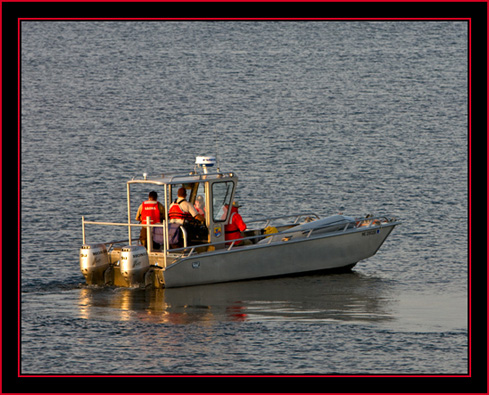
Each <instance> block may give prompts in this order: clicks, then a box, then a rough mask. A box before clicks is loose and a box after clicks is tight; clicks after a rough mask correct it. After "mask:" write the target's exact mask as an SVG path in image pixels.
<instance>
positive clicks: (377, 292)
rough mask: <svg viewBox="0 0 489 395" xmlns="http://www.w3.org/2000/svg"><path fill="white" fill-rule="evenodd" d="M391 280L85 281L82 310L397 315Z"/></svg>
mask: <svg viewBox="0 0 489 395" xmlns="http://www.w3.org/2000/svg"><path fill="white" fill-rule="evenodd" d="M394 302H395V297H394V296H393V293H392V292H391V290H390V285H389V283H388V282H387V281H385V280H383V279H380V278H375V277H369V276H365V275H363V274H359V273H356V272H352V273H347V274H341V275H337V274H331V275H313V276H302V277H294V278H277V279H273V280H254V281H242V282H233V283H222V284H213V285H202V286H194V287H185V288H169V289H153V288H151V289H138V288H116V287H90V286H89V287H84V288H82V289H81V290H80V304H79V306H80V315H81V317H82V318H87V319H88V318H91V319H93V318H96V319H104V320H114V321H134V320H138V321H145V322H154V323H169V324H188V323H194V322H200V323H206V322H208V323H212V322H222V321H310V322H314V321H317V322H328V321H329V322H378V321H388V320H392V319H394V313H393V310H392V309H393V303H394Z"/></svg>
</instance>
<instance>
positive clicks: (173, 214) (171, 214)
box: [168, 200, 193, 221]
mask: <svg viewBox="0 0 489 395" xmlns="http://www.w3.org/2000/svg"><path fill="white" fill-rule="evenodd" d="M181 202H183V200H182V201H180V202H179V203H181ZM179 203H177V200H175V201H174V202H173V203H172V204H171V206H170V210H168V218H169V219H180V220H183V221H185V220H187V221H189V220H191V219H192V218H193V217H192V214H190V213H186V212H184V211H183V210H182V209H181V208H180V204H179Z"/></svg>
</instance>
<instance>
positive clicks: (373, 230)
mask: <svg viewBox="0 0 489 395" xmlns="http://www.w3.org/2000/svg"><path fill="white" fill-rule="evenodd" d="M379 233H380V229H372V230H367V231H365V232H362V236H373V235H378V234H379Z"/></svg>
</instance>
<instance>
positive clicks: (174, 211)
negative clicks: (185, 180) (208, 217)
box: [168, 188, 205, 225]
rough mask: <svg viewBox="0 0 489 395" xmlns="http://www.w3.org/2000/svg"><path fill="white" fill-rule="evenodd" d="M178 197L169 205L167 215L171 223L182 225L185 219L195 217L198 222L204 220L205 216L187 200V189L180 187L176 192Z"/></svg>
mask: <svg viewBox="0 0 489 395" xmlns="http://www.w3.org/2000/svg"><path fill="white" fill-rule="evenodd" d="M177 195H178V197H177V198H176V199H175V201H174V202H173V203H172V204H171V205H170V210H169V211H168V217H169V218H170V223H171V224H180V225H183V224H184V223H185V221H186V220H187V221H188V220H191V219H192V218H195V219H196V220H198V221H200V222H204V221H205V218H204V216H203V215H202V214H199V212H198V211H197V210H196V208H195V207H194V206H192V204H190V203H189V202H187V200H186V197H187V191H186V190H185V188H180V189H179V190H178V192H177Z"/></svg>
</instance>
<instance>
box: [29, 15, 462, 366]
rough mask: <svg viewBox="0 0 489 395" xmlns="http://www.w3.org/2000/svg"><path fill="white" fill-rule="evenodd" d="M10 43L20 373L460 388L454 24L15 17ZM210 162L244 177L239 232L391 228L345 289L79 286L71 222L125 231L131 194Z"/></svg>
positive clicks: (458, 40)
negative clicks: (377, 378)
mask: <svg viewBox="0 0 489 395" xmlns="http://www.w3.org/2000/svg"><path fill="white" fill-rule="evenodd" d="M21 37H22V42H21V44H22V46H21V50H22V52H21V56H22V58H21V60H22V103H21V104H22V114H21V115H22V128H21V133H22V135H21V143H22V159H21V165H22V185H21V188H22V189H21V192H22V200H21V203H22V212H21V215H22V218H21V221H22V222H21V225H22V229H21V236H22V245H21V254H22V256H21V273H22V278H21V285H22V290H21V291H22V293H21V297H22V311H21V313H22V315H21V326H22V328H21V329H22V337H21V357H22V360H21V373H23V374H94V373H97V374H104V373H109V374H131V373H136V374H143V373H144V374H216V373H219V374H268V373H271V374H365V373H367V374H467V371H468V323H467V321H468V316H467V287H468V259H467V247H468V246H467V243H468V242H467V225H468V224H467V215H468V212H467V207H468V206H467V199H468V191H467V182H468V179H467V171H468V168H467V143H468V132H467V122H468V119H467V104H468V101H467V57H468V51H467V39H468V33H467V23H465V22H442V21H440V22H307V23H305V22H115V21H114V22H34V21H23V22H22V23H21ZM201 154H217V155H218V157H219V159H220V162H221V168H223V169H224V170H229V171H234V172H236V173H237V174H238V176H239V177H240V184H239V190H238V196H237V199H238V200H239V201H240V203H241V204H243V207H242V208H241V210H240V211H241V213H242V215H243V217H244V219H245V220H250V219H252V218H254V217H262V216H263V215H264V214H265V215H283V214H288V213H295V212H303V211H313V212H316V213H317V214H319V215H331V214H336V213H338V212H343V213H345V214H348V215H353V216H360V215H362V214H365V213H370V212H371V213H375V214H379V215H382V214H389V215H393V216H395V217H398V218H400V219H401V220H402V221H403V224H402V225H401V226H399V227H397V228H396V229H395V230H394V232H393V233H392V234H391V236H390V237H389V239H388V240H387V241H386V243H385V244H384V245H383V247H382V248H381V250H380V251H379V252H378V253H377V254H376V255H375V256H374V257H372V258H370V259H368V260H366V261H362V262H360V263H359V264H358V265H357V266H356V267H355V269H354V271H353V272H352V273H349V274H343V275H338V274H335V275H322V276H305V277H297V278H286V279H274V280H260V281H249V282H239V283H233V284H219V285H210V286H203V287H191V288H183V289H169V290H139V289H117V288H110V287H109V288H97V287H87V286H85V285H84V281H83V276H82V275H81V273H80V271H79V262H78V249H79V247H80V245H81V244H82V234H81V216H82V215H85V217H86V219H87V220H94V221H114V222H124V221H126V220H127V214H126V201H125V199H126V194H125V193H126V191H125V182H126V181H127V180H128V179H130V178H132V177H133V176H134V175H141V174H142V173H143V172H148V173H150V174H151V173H155V174H159V173H162V172H165V171H168V170H190V169H193V163H194V160H195V156H197V155H201ZM146 194H147V191H143V190H142V191H140V195H137V196H134V199H135V201H136V200H138V201H139V200H142V199H143V198H144V197H145V196H146ZM116 233H117V232H115V233H114V232H108V231H107V230H106V229H104V228H97V227H95V228H93V229H92V228H88V229H87V240H88V241H94V242H97V241H99V242H101V241H108V240H112V239H114V238H117V236H118V235H117V234H116ZM124 236H125V235H124V234H123V237H124Z"/></svg>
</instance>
